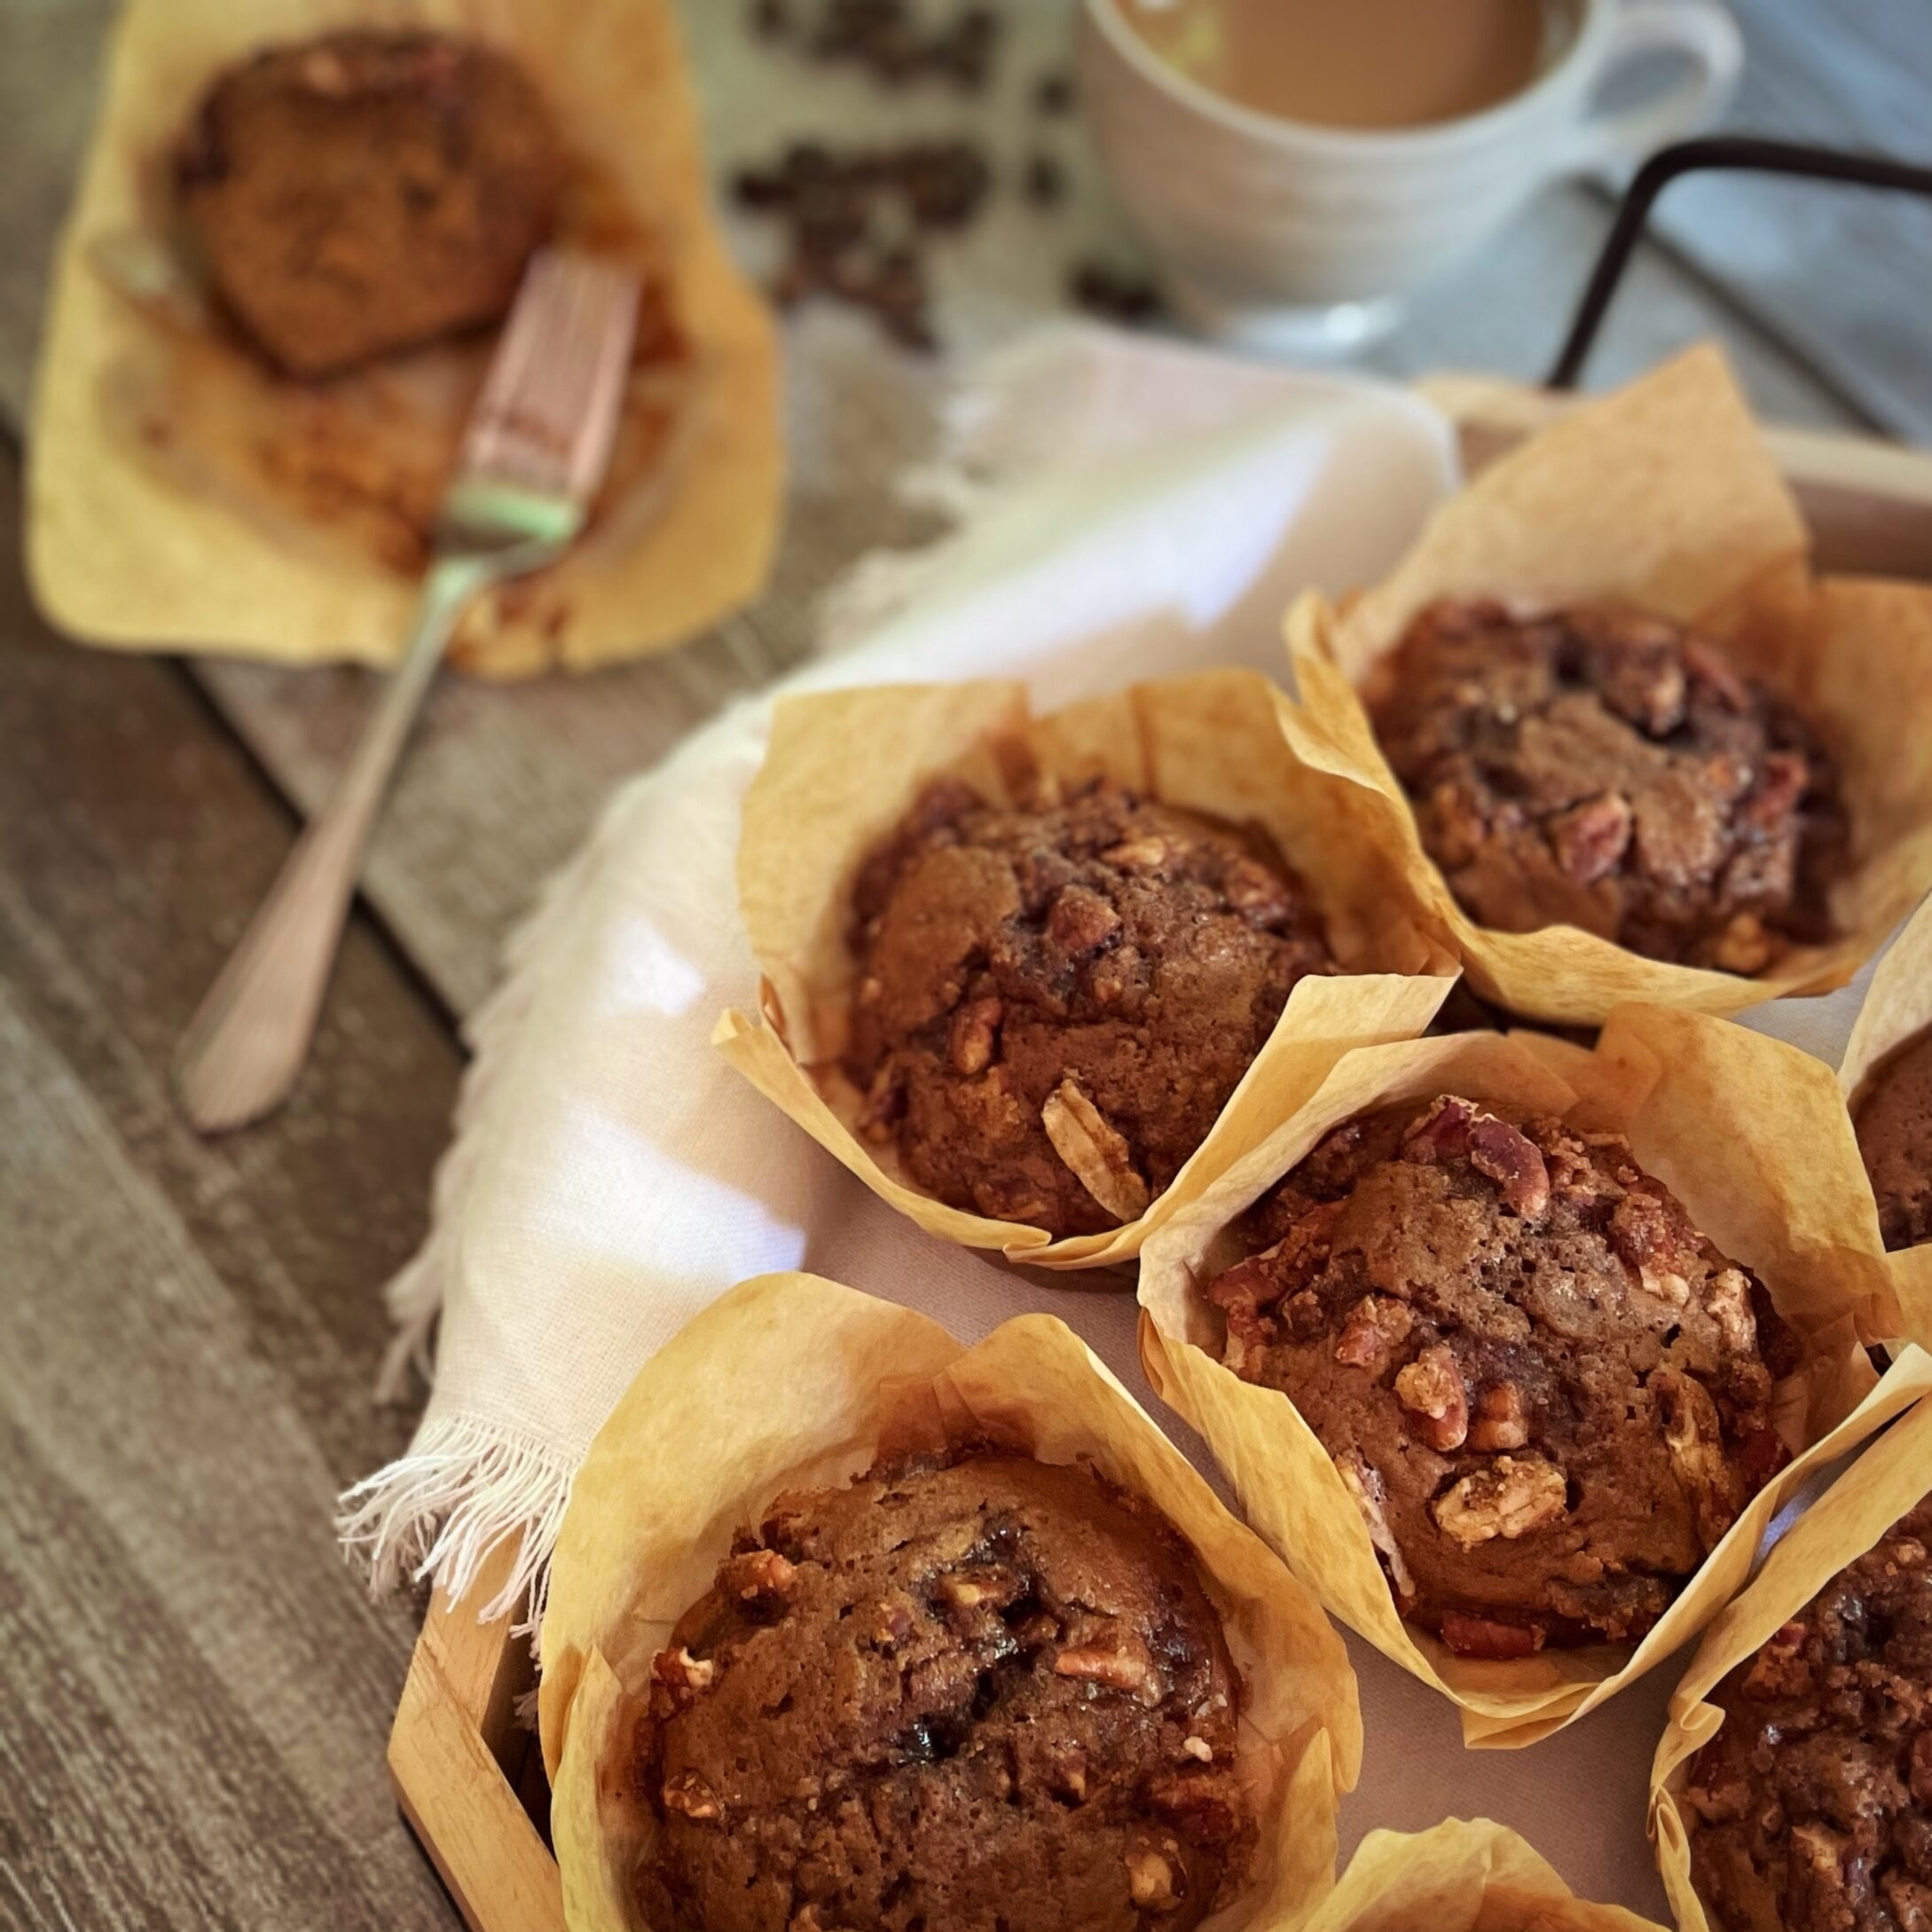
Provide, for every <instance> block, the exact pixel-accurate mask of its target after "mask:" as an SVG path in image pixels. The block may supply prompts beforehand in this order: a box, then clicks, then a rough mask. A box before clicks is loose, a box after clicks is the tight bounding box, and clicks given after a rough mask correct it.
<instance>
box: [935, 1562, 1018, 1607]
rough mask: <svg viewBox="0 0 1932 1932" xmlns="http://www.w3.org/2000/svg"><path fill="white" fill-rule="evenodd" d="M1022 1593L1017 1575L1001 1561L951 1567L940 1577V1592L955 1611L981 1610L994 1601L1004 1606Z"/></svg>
mask: <svg viewBox="0 0 1932 1932" xmlns="http://www.w3.org/2000/svg"><path fill="white" fill-rule="evenodd" d="M1019 1593H1020V1580H1019V1577H1018V1575H1017V1574H1016V1573H1015V1572H1013V1571H1012V1570H1009V1569H1008V1568H1007V1567H1006V1566H1005V1565H1004V1564H1001V1563H987V1564H982V1565H978V1566H976V1567H973V1568H970V1569H963V1570H949V1571H948V1572H947V1573H946V1575H944V1576H942V1577H941V1578H940V1579H939V1595H940V1597H941V1598H943V1599H944V1601H945V1602H946V1604H948V1605H949V1606H951V1607H952V1608H954V1609H955V1610H978V1608H980V1607H981V1606H982V1605H986V1604H992V1605H993V1606H994V1607H995V1608H996V1609H1004V1608H1005V1607H1006V1606H1007V1605H1008V1604H1009V1603H1011V1602H1013V1601H1014V1599H1015V1598H1017V1597H1018V1595H1019Z"/></svg>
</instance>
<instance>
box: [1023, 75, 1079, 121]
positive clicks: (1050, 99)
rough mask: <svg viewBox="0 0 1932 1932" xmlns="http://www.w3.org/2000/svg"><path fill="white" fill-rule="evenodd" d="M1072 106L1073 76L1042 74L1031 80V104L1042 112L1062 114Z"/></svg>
mask: <svg viewBox="0 0 1932 1932" xmlns="http://www.w3.org/2000/svg"><path fill="white" fill-rule="evenodd" d="M1033 106H1034V108H1035V109H1036V110H1037V111H1038V112H1039V113H1041V114H1065V113H1067V112H1068V111H1069V110H1070V109H1071V108H1072V106H1073V77H1072V75H1068V74H1042V75H1041V76H1040V78H1039V79H1038V80H1037V81H1035V82H1033Z"/></svg>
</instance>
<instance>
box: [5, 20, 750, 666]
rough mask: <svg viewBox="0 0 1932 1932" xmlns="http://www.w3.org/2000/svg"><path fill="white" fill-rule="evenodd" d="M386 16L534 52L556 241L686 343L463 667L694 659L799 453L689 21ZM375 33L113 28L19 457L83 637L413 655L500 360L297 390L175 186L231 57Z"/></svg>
mask: <svg viewBox="0 0 1932 1932" xmlns="http://www.w3.org/2000/svg"><path fill="white" fill-rule="evenodd" d="M374 13H375V16H376V18H377V19H378V20H379V21H391V22H393V21H396V20H398V19H406V22H407V24H409V25H412V26H421V27H446V28H451V29H454V30H458V31H467V32H470V33H473V34H475V35H478V36H479V37H481V38H483V39H486V40H489V41H491V42H492V43H496V44H498V45H499V46H502V47H504V48H506V49H507V51H509V52H510V53H511V54H512V55H514V58H515V59H517V60H518V62H519V63H520V64H521V65H522V67H524V68H525V69H526V71H527V72H528V73H529V74H530V77H531V79H532V80H533V81H534V82H536V84H537V86H538V90H539V91H540V92H541V93H542V95H543V96H544V98H545V101H546V106H548V108H549V110H550V114H551V117H552V119H553V121H554V123H555V125H556V129H557V132H558V136H559V137H560V139H561V140H562V143H563V145H564V146H565V148H566V150H567V151H568V153H569V156H570V159H571V175H570V180H569V185H567V188H566V192H565V200H564V206H563V208H562V212H561V214H560V233H561V234H562V237H563V238H564V239H566V240H569V239H575V240H579V241H581V242H582V243H584V244H585V245H586V246H593V247H599V248H601V249H604V250H606V251H607V252H616V253H618V254H620V255H624V256H626V257H627V258H629V259H632V260H633V261H635V262H636V263H638V265H639V266H640V267H641V268H643V269H645V270H646V271H648V273H649V274H650V275H651V277H652V278H653V279H655V280H656V281H657V282H658V283H659V284H660V285H661V286H662V287H663V288H664V291H665V295H666V297H667V299H668V306H669V309H670V312H671V317H672V318H673V320H674V322H675V326H676V328H677V330H678V332H679V335H680V336H681V338H682V341H683V343H684V345H685V346H684V352H683V353H682V354H681V355H679V357H676V358H675V359H674V360H672V361H669V362H665V361H660V362H658V363H656V364H655V365H653V364H640V366H639V367H638V368H637V369H636V370H634V371H633V373H632V384H631V389H630V391H629V393H628V395H627V398H626V404H625V409H624V417H623V419H622V420H621V422H620V427H619V432H618V439H617V448H616V451H615V452H614V456H613V461H612V481H611V483H610V484H609V486H608V487H607V489H606V491H605V492H604V496H603V499H601V502H600V504H599V506H598V509H597V513H596V515H595V517H594V519H593V526H592V529H591V530H590V532H589V533H588V534H587V535H586V537H585V539H584V541H583V542H582V543H581V544H580V545H579V546H577V549H576V550H575V551H573V553H572V554H570V555H569V557H567V558H565V559H564V560H563V561H562V562H560V563H558V564H557V565H555V566H554V568H553V569H549V570H546V571H545V572H542V573H540V574H539V575H538V576H537V577H531V578H530V579H529V580H527V581H526V582H524V583H522V584H519V585H512V586H509V587H507V589H505V590H504V591H502V592H499V593H497V594H496V595H495V596H494V597H493V598H489V599H485V600H483V601H482V602H481V603H480V604H479V606H478V607H477V609H475V610H474V611H473V612H472V613H471V615H470V617H469V618H468V619H467V622H466V623H465V624H464V626H463V628H462V630H461V631H460V632H459V634H458V638H457V640H456V643H455V645H454V647H453V649H452V656H453V658H454V660H455V661H456V662H458V663H459V664H464V665H465V666H466V667H467V668H469V669H472V670H475V671H481V672H483V673H484V674H485V675H489V676H493V677H520V676H528V675H530V673H532V672H534V671H542V670H545V669H548V668H550V667H551V666H553V665H558V664H561V665H564V666H567V667H569V668H571V669H583V668H585V667H587V666H589V665H592V664H601V663H604V662H606V661H608V660H610V659H614V658H618V657H624V656H639V655H641V654H644V653H646V652H649V651H655V650H663V649H665V648H668V647H669V646H671V645H673V644H677V643H680V642H682V641H683V640H685V639H687V638H688V637H691V636H693V635H695V633H696V632H699V631H702V630H703V628H704V627H705V626H706V625H708V624H711V623H713V622H715V621H716V620H717V619H718V618H719V617H722V616H723V615H725V613H726V612H727V611H729V610H732V609H736V608H737V607H738V606H740V605H742V604H743V603H746V602H749V601H750V600H751V599H752V598H753V597H755V596H756V595H757V594H758V591H759V589H760V587H761V586H762V585H763V583H764V581H765V577H766V572H767V570H768V569H769V566H770V560H771V556H772V552H773V549H774V543H775V539H776V536H777V530H778V520H779V514H780V507H781V486H782V472H783V467H784V463H783V450H782V444H781V438H780V430H779V396H778V356H777V345H776V340H775V337H774V331H773V327H772V323H771V318H770V316H769V315H768V313H767V312H766V308H765V305H764V303H763V302H761V301H760V300H759V298H758V296H757V295H755V294H754V293H753V291H752V289H751V287H750V284H749V283H748V282H747V281H746V280H745V279H744V278H743V277H742V275H740V273H739V272H738V271H737V270H736V269H735V268H734V266H733V264H732V262H731V259H730V257H729V255H727V254H726V250H725V247H724V245H723V243H722V241H721V240H720V238H719V234H718V232H717V230H716V227H715V225H714V224H713V222H712V219H711V211H710V206H709V200H708V190H707V187H706V183H705V177H704V169H703V155H702V153H701V152H700V145H699V137H698V127H697V111H696V105H695V100H694V98H693V95H692V91H691V86H690V82H689V80H688V77H687V74H686V71H685V66H684V57H683V51H682V48H681V46H680V44H679V35H678V27H677V21H676V18H675V12H674V9H673V7H672V5H671V0H416V4H412V5H411V6H409V7H408V8H406V9H405V10H403V12H402V13H401V14H400V15H399V14H398V12H397V10H396V9H395V8H388V9H380V8H379V9H376V10H374ZM371 18H372V9H371V8H370V7H369V6H368V5H367V4H364V0H249V4H247V5H245V6H244V5H238V4H232V0H130V4H129V5H128V7H127V8H126V10H125V12H123V13H122V19H121V22H120V25H119V27H118V28H117V29H116V32H115V35H114V47H113V52H112V56H111V59H110V61H109V67H108V73H107V79H106V92H105V100H104V105H103V106H102V109H101V112H100V116H99V119H98V124H97V125H96V128H95V130H94V136H93V142H92V145H91V147H90V151H89V154H88V159H87V162H86V167H85V169H84V171H83V173H82V179H81V185H80V190H79V193H78V198H77V200H76V202H75V208H74V211H73V214H72V216H71V217H70V219H69V221H68V224H67V231H66V232H65V234H64V236H63V238H62V240H61V244H60V250H59V259H58V261H57V263H56V266H55V272H54V292H53V298H52V302H51V310H50V312H49V318H48V322H47V329H46V338H45V344H44V347H43V350H42V359H41V368H40V377H39V383H38V389H37V393H36V396H35V414H34V429H33V435H32V436H31V438H30V439H29V455H30V459H31V466H30V467H31V472H32V474H31V491H30V505H29V508H30V525H29V531H28V546H29V563H30V567H31V570H32V575H33V579H34V586H35V595H36V597H37V598H38V599H39V601H40V602H41V604H42V606H43V609H45V611H46V613H47V615H48V616H49V617H50V618H51V620H52V621H53V622H54V623H55V624H58V625H59V627H60V628H61V629H62V630H65V631H67V632H71V633H73V634H74V635H75V636H77V637H81V638H84V639H86V640H90V641H91V642H95V643H102V644H114V645H119V646H122V647H124V648H132V649H171V648H177V647H180V646H192V647H194V648H199V649H216V650H224V651H232V652H238V653H245V654H247V655H250V656H263V657H277V658H284V659H287V660H290V661H292V662H296V663H314V662H319V661H324V660H328V659H334V658H343V657H349V658H358V659H362V660H364V661H365V662H368V663H373V664H384V663H389V662H392V661H393V660H394V658H395V656H396V655H397V651H398V650H399V649H400V648H401V645H402V641H403V639H404V635H405V633H406V631H407V628H408V624H409V619H410V615H411V612H412V609H413V606H414V602H415V596H416V581H415V580H416V577H417V576H418V575H419V574H420V561H419V559H418V558H417V555H416V552H417V551H418V550H419V549H420V542H421V526H422V524H423V523H424V522H425V521H426V519H427V517H428V514H429V513H430V512H431V511H432V510H433V507H434V504H435V501H436V496H437V494H438V492H439V491H440V488H441V482H442V478H443V476H444V474H445V473H446V471H447V469H448V467H449V466H450V463H451V462H452V459H453V458H454V455H455V452H456V446H457V440H458V437H459V434H460V432H461V428H462V425H463V421H464V419H465V417H466V416H467V412H468V408H469V404H470V401H471V399H472V398H473V397H474V395H475V391H476V389H478V387H479V386H480V384H481V381H482V377H483V368H484V366H485V365H486V364H487V361H488V357H489V351H490V348H491V343H490V341H489V339H488V338H487V337H484V338H483V339H481V340H475V339H473V340H467V341H451V342H441V343H437V344H434V345H431V346H430V347H428V348H427V349H420V350H418V351H415V352H413V353H411V354H407V355H404V356H400V357H389V358H387V359H385V360H384V361H382V362H381V363H378V364H375V365H372V366H370V367H369V368H367V369H365V370H360V371H355V372H351V373H348V374H345V375H342V376H340V377H336V378H334V379H332V380H330V381H325V382H316V383H298V382H292V381H284V380H282V379H281V378H279V377H278V376H277V375H275V374H274V373H272V372H271V370H270V369H269V368H268V366H267V365H266V364H265V363H263V361H261V360H260V359H259V358H258V357H256V356H255V353H254V352H253V351H252V350H250V349H246V348H244V347H242V346H241V345H240V343H239V342H238V341H237V340H236V338H235V337H234V335H233V334H232V331H230V330H228V329H227V328H226V327H225V326H221V325H219V324H217V323H216V321H215V320H214V319H213V318H212V317H211V315H210V313H209V310H208V303H207V301H206V299H205V295H204V294H203V291H202V289H201V287H200V278H199V275H198V273H197V272H196V271H195V270H194V269H193V267H192V262H191V260H190V258H189V255H190V252H189V250H188V249H187V248H186V247H185V244H184V242H183V240H182V238H181V237H180V236H179V235H178V233H177V225H178V224H177V220H176V216H175V210H174V205H173V197H172V192H171V188H170V185H169V157H170V156H171V154H172V153H173V151H174V147H175V145H176V143H177V140H178V138H179V137H180V135H181V132H182V130H183V129H184V128H185V125H186V123H187V121H188V118H189V116H190V114H191V113H192V110H193V108H194V106H195V105H196V103H197V101H198V100H199V98H200V94H201V92H202V90H203V89H204V88H205V87H206V86H207V84H208V82H209V81H210V80H211V79H212V78H213V77H214V75H215V74H216V71H217V70H218V69H219V68H221V67H224V66H226V65H227V64H229V63H230V62H232V61H234V60H236V59H240V58H241V57H243V56H245V55H247V54H248V53H251V52H253V51H255V49H257V48H259V47H262V46H264V45H267V44H269V43H273V42H283V41H291V40H300V39H303V38H306V37H308V36H310V35H316V34H318V33H322V32H324V31H326V30H327V29H329V28H332V27H342V26H345V25H357V26H366V25H368V24H370V21H371Z"/></svg>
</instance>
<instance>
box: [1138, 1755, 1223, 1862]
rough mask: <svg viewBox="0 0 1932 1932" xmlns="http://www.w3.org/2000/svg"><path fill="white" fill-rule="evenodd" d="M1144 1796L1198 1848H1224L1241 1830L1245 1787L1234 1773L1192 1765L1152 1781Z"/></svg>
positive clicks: (1168, 1772)
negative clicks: (1219, 1846)
mask: <svg viewBox="0 0 1932 1932" xmlns="http://www.w3.org/2000/svg"><path fill="white" fill-rule="evenodd" d="M1141 1795H1142V1796H1143V1798H1144V1799H1145V1800H1146V1801H1147V1802H1148V1804H1149V1805H1150V1806H1151V1808H1152V1809H1153V1810H1156V1811H1159V1812H1161V1813H1162V1814H1164V1815H1165V1816H1166V1817H1167V1818H1173V1819H1174V1821H1175V1823H1177V1824H1178V1825H1180V1826H1182V1829H1183V1830H1184V1831H1185V1832H1186V1834H1187V1835H1188V1837H1189V1838H1190V1839H1191V1840H1192V1841H1193V1842H1194V1843H1196V1844H1198V1845H1224V1844H1226V1843H1227V1842H1228V1841H1229V1839H1230V1838H1232V1837H1233V1836H1234V1835H1235V1834H1236V1833H1237V1832H1238V1831H1239V1830H1240V1828H1241V1824H1242V1818H1243V1807H1242V1803H1241V1784H1240V1780H1239V1779H1237V1777H1236V1775H1235V1773H1234V1771H1233V1770H1232V1769H1231V1768H1230V1769H1228V1770H1223V1771H1213V1770H1207V1769H1204V1768H1202V1767H1201V1766H1200V1765H1198V1764H1188V1765H1184V1766H1182V1768H1181V1769H1180V1770H1178V1771H1163V1772H1160V1773H1158V1774H1157V1775H1156V1776H1154V1777H1152V1778H1150V1779H1148V1780H1147V1782H1146V1783H1145V1784H1144V1785H1143V1786H1142V1787H1141Z"/></svg>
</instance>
